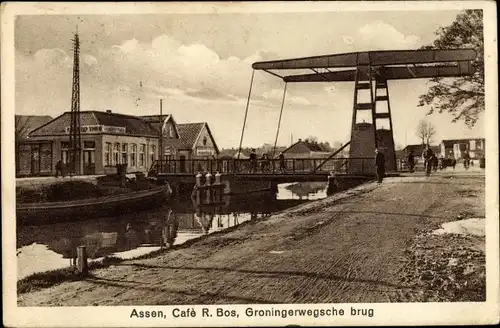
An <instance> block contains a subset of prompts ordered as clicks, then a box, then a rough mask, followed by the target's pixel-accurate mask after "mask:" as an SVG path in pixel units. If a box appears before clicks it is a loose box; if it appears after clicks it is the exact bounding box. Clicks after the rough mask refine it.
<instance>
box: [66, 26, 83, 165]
mask: <svg viewBox="0 0 500 328" xmlns="http://www.w3.org/2000/svg"><path fill="white" fill-rule="evenodd" d="M72 41H73V53H74V56H73V89H72V93H71V125H70V128H69V148H70V149H69V151H70V161H71V170H72V173H74V174H79V173H80V156H81V154H80V152H81V148H82V147H81V138H80V39H79V38H78V32H77V33H75V38H74V39H73V40H72Z"/></svg>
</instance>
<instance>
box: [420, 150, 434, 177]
mask: <svg viewBox="0 0 500 328" xmlns="http://www.w3.org/2000/svg"><path fill="white" fill-rule="evenodd" d="M422 157H423V158H424V160H425V162H424V163H425V175H427V176H429V175H431V170H432V163H433V161H432V159H433V157H434V153H433V152H432V149H431V147H430V146H429V145H427V147H425V150H424V153H423V154H422Z"/></svg>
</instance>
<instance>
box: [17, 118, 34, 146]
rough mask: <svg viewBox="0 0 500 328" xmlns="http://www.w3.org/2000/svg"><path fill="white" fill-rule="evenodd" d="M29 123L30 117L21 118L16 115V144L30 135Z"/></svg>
mask: <svg viewBox="0 0 500 328" xmlns="http://www.w3.org/2000/svg"><path fill="white" fill-rule="evenodd" d="M29 121H30V117H29V116H28V117H25V116H20V115H16V116H15V139H16V143H17V142H18V141H20V140H21V139H24V138H26V136H27V134H28V132H29V131H28V129H29V124H28V123H29Z"/></svg>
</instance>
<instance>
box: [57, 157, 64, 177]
mask: <svg viewBox="0 0 500 328" xmlns="http://www.w3.org/2000/svg"><path fill="white" fill-rule="evenodd" d="M59 174H61V176H62V177H63V178H64V173H63V162H62V160H61V159H60V160H59V161H57V163H56V178H59Z"/></svg>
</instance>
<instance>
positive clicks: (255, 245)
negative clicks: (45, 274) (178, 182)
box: [18, 173, 484, 306]
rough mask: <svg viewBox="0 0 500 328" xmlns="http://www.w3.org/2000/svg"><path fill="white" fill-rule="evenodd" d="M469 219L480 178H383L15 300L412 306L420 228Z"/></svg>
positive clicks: (478, 199)
mask: <svg viewBox="0 0 500 328" xmlns="http://www.w3.org/2000/svg"><path fill="white" fill-rule="evenodd" d="M464 215H465V216H469V217H484V175H482V174H480V173H474V174H471V175H466V174H456V175H453V174H452V173H450V174H447V173H445V174H438V175H435V176H432V177H430V178H426V177H424V176H411V177H394V178H387V179H386V180H384V183H383V184H381V185H377V184H375V183H369V184H366V185H363V186H360V187H358V188H356V189H354V190H351V191H348V192H345V193H342V194H339V195H336V196H333V197H329V198H327V199H324V200H321V201H317V202H314V203H309V204H305V205H301V206H299V207H296V208H293V209H290V210H286V211H284V212H282V213H279V214H277V215H273V216H271V217H269V218H267V219H263V220H258V221H255V222H249V223H247V224H243V225H242V226H240V227H238V228H237V229H234V230H232V231H230V232H226V233H220V234H214V235H210V236H207V237H206V238H203V239H201V240H199V241H197V242H195V243H194V244H192V245H191V246H190V247H186V248H181V249H175V250H171V251H168V252H166V253H164V254H162V255H160V256H158V257H155V258H151V259H145V260H135V261H126V262H123V263H119V264H117V265H114V266H112V267H109V268H106V269H101V270H97V271H94V272H93V277H91V278H88V279H86V280H83V281H76V282H65V283H61V284H59V285H56V286H53V287H50V288H47V289H43V290H39V291H35V292H30V293H25V294H21V295H19V298H18V301H19V305H21V306H48V305H49V306H74V305H79V306H85V305H100V306H104V305H153V304H158V305H167V304H215V303H218V304H227V303H308V302H311V303H328V302H394V301H395V302H405V301H406V302H408V301H412V300H416V299H417V298H418V297H419V295H421V294H422V288H423V287H421V286H420V285H418V284H415V281H412V280H411V279H407V278H408V277H409V276H411V271H412V270H414V267H413V268H412V267H411V265H410V264H409V262H408V257H409V256H410V255H409V251H408V249H409V248H410V247H411V246H412V244H413V243H414V241H415V239H416V237H417V236H418V235H419V233H420V231H421V229H436V228H438V227H439V225H440V224H441V223H443V222H448V221H453V220H456V218H457V217H461V216H462V217H463V216H464ZM409 265H410V266H409ZM405 277H406V278H405ZM405 279H406V280H405ZM419 286H420V287H419Z"/></svg>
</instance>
